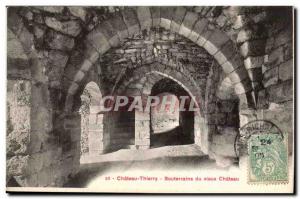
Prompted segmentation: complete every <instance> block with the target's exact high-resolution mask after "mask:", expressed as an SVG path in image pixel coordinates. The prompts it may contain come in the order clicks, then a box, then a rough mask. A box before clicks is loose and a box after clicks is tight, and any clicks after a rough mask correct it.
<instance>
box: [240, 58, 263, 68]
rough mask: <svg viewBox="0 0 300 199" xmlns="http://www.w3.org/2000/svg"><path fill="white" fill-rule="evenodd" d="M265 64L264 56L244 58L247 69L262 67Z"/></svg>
mask: <svg viewBox="0 0 300 199" xmlns="http://www.w3.org/2000/svg"><path fill="white" fill-rule="evenodd" d="M263 64H264V56H259V57H247V58H246V59H245V60H244V65H245V68H246V69H250V68H260V67H262V65H263Z"/></svg>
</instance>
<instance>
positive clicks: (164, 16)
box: [160, 6, 175, 30]
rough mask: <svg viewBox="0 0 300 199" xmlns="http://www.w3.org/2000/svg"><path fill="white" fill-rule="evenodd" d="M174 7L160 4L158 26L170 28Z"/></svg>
mask: <svg viewBox="0 0 300 199" xmlns="http://www.w3.org/2000/svg"><path fill="white" fill-rule="evenodd" d="M174 10H175V7H171V6H162V7H160V26H161V27H163V28H165V29H167V30H170V28H171V22H172V18H173V14H174Z"/></svg>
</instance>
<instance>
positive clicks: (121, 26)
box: [108, 14, 129, 41]
mask: <svg viewBox="0 0 300 199" xmlns="http://www.w3.org/2000/svg"><path fill="white" fill-rule="evenodd" d="M108 21H109V22H110V24H111V25H112V27H113V29H115V30H116V31H117V33H118V35H119V39H120V40H121V41H123V40H125V39H126V38H127V37H128V36H129V33H128V30H127V26H126V24H125V22H124V21H123V18H122V16H121V15H119V14H115V15H114V16H113V17H111V18H110V19H108Z"/></svg>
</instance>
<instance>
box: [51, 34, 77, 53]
mask: <svg viewBox="0 0 300 199" xmlns="http://www.w3.org/2000/svg"><path fill="white" fill-rule="evenodd" d="M45 43H46V45H48V46H49V47H50V48H51V49H54V50H63V51H69V50H72V48H73V47H74V44H75V43H74V39H73V38H71V37H68V36H65V35H62V34H59V33H57V32H54V31H49V32H48V33H47V34H46V38H45Z"/></svg>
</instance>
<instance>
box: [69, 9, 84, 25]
mask: <svg viewBox="0 0 300 199" xmlns="http://www.w3.org/2000/svg"><path fill="white" fill-rule="evenodd" d="M68 9H69V11H70V13H71V14H72V15H73V16H75V17H79V18H80V19H81V20H82V21H84V22H85V21H86V20H87V17H86V15H87V12H86V10H85V8H84V7H80V6H69V7H68Z"/></svg>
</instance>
